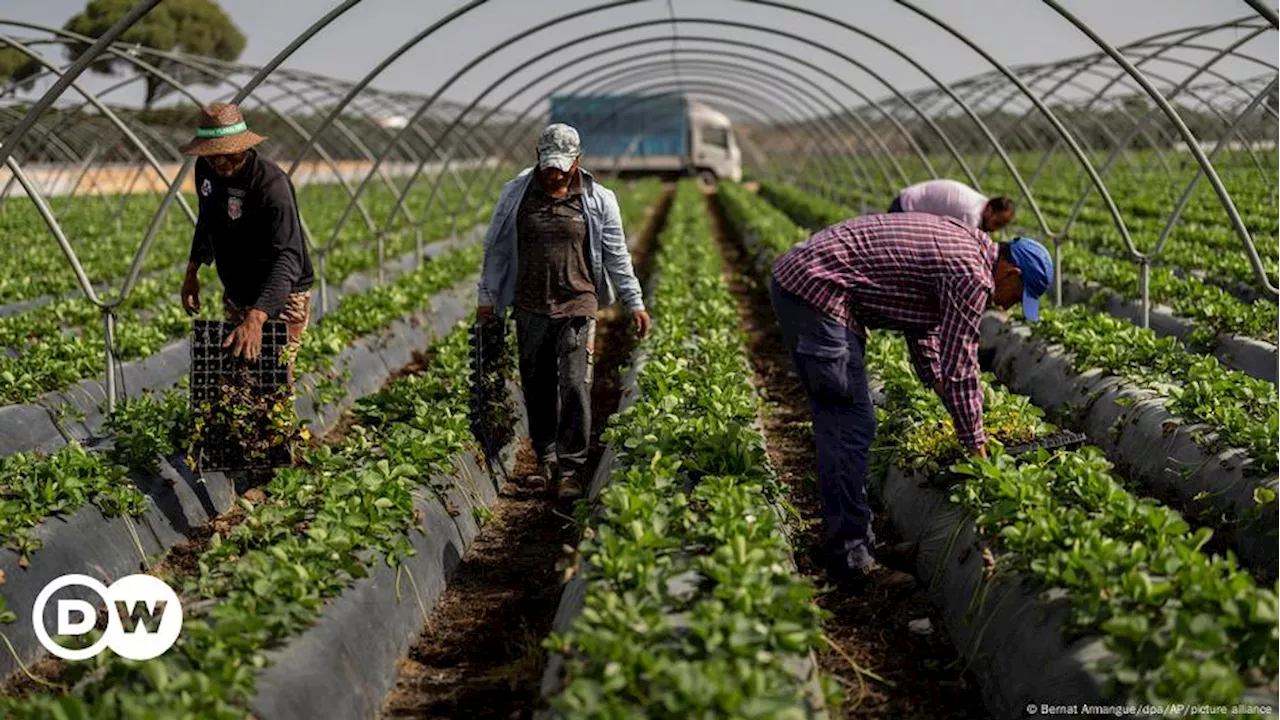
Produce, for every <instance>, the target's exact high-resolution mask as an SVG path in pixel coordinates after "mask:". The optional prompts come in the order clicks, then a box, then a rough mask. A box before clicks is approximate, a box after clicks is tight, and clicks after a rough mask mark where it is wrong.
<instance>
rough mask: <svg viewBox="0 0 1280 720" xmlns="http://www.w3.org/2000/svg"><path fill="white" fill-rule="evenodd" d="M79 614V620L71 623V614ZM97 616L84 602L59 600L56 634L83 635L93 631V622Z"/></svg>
mask: <svg viewBox="0 0 1280 720" xmlns="http://www.w3.org/2000/svg"><path fill="white" fill-rule="evenodd" d="M73 612H77V613H80V619H79V620H77V621H76V622H72V621H71V613H73ZM97 617H98V614H97V613H96V612H94V610H93V605H91V604H90V603H88V602H86V601H84V600H74V599H72V600H59V601H58V634H59V635H84V634H85V633H87V632H89V631H90V630H92V629H93V625H94V621H95V620H96V619H97Z"/></svg>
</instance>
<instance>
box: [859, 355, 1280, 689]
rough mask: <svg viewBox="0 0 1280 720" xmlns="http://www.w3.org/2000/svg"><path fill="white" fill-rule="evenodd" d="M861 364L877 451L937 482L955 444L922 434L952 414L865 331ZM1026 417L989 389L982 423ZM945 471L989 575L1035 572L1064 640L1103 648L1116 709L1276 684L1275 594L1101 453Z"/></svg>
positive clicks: (1042, 455) (997, 457)
mask: <svg viewBox="0 0 1280 720" xmlns="http://www.w3.org/2000/svg"><path fill="white" fill-rule="evenodd" d="M868 367H869V368H871V369H872V370H873V372H874V374H875V375H876V376H878V378H879V379H880V380H881V381H882V382H883V383H884V393H885V396H886V403H885V405H884V406H883V407H882V408H880V409H879V410H878V413H877V414H878V417H879V423H880V428H879V430H878V431H877V448H878V452H880V453H883V454H884V456H885V457H887V458H890V461H891V462H893V463H895V464H897V465H898V467H900V468H903V469H904V470H906V471H908V472H919V471H921V470H923V471H926V472H937V470H938V468H937V466H936V465H934V466H929V465H925V464H922V461H923V460H924V459H925V458H927V457H928V456H930V455H932V456H935V457H936V456H938V455H945V453H946V451H945V449H944V446H945V445H946V444H948V443H949V442H954V439H953V438H952V437H951V436H948V435H943V434H939V433H934V432H932V431H931V430H930V428H931V427H933V426H935V425H936V424H938V423H945V422H947V420H946V410H945V409H944V408H943V406H942V404H941V402H940V401H939V400H938V399H937V397H936V395H935V394H934V393H933V392H932V391H930V390H928V389H926V388H924V387H923V386H922V385H921V384H920V383H919V381H918V380H917V379H916V378H915V377H914V375H913V373H912V371H911V370H910V368H909V365H908V359H907V351H906V346H905V344H904V343H901V342H900V341H898V340H896V339H890V338H888V337H885V336H883V335H881V334H879V333H876V334H873V336H872V339H871V341H870V342H869V345H868ZM1026 408H1027V406H1026V404H1025V399H1021V398H1017V397H1015V396H1013V395H1012V394H1010V393H1008V392H1006V391H1004V390H1003V389H1001V388H998V387H994V386H991V385H989V386H988V392H987V393H986V396H985V402H984V413H985V414H986V415H987V416H988V417H993V416H1000V415H1007V416H1010V417H1017V416H1021V417H1022V418H1023V424H1025V425H1028V426H1034V425H1037V424H1039V420H1038V417H1036V416H1037V415H1038V413H1034V412H1033V413H1031V414H1027V413H1026ZM1000 434H1001V433H1000V432H999V431H997V433H996V437H997V439H1000ZM943 474H944V475H945V479H946V480H949V481H951V484H952V491H951V501H952V502H953V503H956V504H957V505H959V506H960V507H962V508H963V509H965V510H966V511H968V512H969V513H971V516H972V517H974V518H975V521H974V522H975V524H976V525H977V527H978V529H979V532H980V533H981V534H982V536H983V541H984V542H985V543H986V544H987V546H988V547H989V548H991V549H992V551H993V553H994V560H995V572H997V573H1010V572H1017V573H1023V574H1026V575H1029V576H1030V577H1032V578H1034V579H1035V580H1036V581H1037V582H1038V583H1039V586H1040V587H1041V589H1042V592H1045V593H1047V592H1048V591H1049V590H1050V589H1052V588H1057V589H1060V590H1066V591H1067V592H1068V593H1069V597H1070V607H1071V612H1070V614H1069V615H1068V618H1067V621H1066V624H1065V626H1064V631H1065V632H1066V633H1067V635H1066V637H1065V638H1064V640H1066V641H1071V640H1074V639H1076V638H1079V637H1086V636H1100V637H1102V638H1103V640H1104V642H1105V644H1106V647H1107V649H1108V650H1109V651H1110V655H1109V656H1108V657H1105V658H1103V659H1102V660H1101V661H1100V663H1099V664H1098V665H1097V667H1096V668H1095V669H1096V670H1097V671H1099V672H1101V673H1103V675H1104V676H1105V677H1106V678H1107V680H1108V693H1109V695H1110V696H1111V697H1112V699H1114V700H1116V701H1118V702H1131V703H1152V704H1162V703H1170V702H1200V703H1204V702H1209V703H1221V704H1225V705H1231V704H1233V703H1235V702H1237V701H1239V700H1240V699H1241V698H1242V696H1243V695H1244V693H1245V692H1246V691H1247V690H1248V689H1249V688H1251V687H1256V686H1258V685H1261V684H1265V683H1267V682H1274V681H1275V678H1276V675H1277V671H1278V669H1280V668H1278V658H1277V650H1276V648H1277V641H1280V632H1278V630H1277V620H1280V617H1278V616H1277V600H1276V593H1275V591H1274V590H1273V589H1268V588H1261V587H1258V586H1257V585H1256V584H1255V583H1254V581H1253V579H1252V578H1251V577H1250V576H1249V575H1248V574H1247V573H1244V572H1242V571H1241V570H1240V569H1239V568H1238V567H1236V564H1235V561H1234V560H1233V559H1226V558H1223V557H1220V556H1216V555H1209V554H1207V553H1205V552H1204V551H1203V548H1204V546H1205V543H1206V542H1207V541H1208V540H1209V538H1210V537H1211V535H1212V531H1211V530H1209V529H1207V528H1199V529H1194V532H1193V528H1192V527H1191V526H1190V525H1189V524H1188V523H1187V522H1186V521H1184V520H1183V519H1182V518H1181V517H1180V516H1179V515H1178V513H1177V512H1176V511H1174V510H1171V509H1169V508H1167V507H1164V506H1163V505H1160V504H1159V503H1157V502H1154V501H1151V500H1144V499H1139V498H1136V497H1134V496H1132V495H1130V494H1129V493H1128V492H1127V491H1126V490H1125V489H1124V487H1123V485H1122V484H1121V483H1120V482H1119V480H1117V478H1116V477H1115V476H1114V475H1113V469H1112V466H1111V464H1110V463H1109V462H1107V460H1106V459H1105V457H1103V455H1102V453H1101V452H1100V451H1098V450H1097V449H1096V448H1091V447H1086V448H1084V449H1082V450H1079V451H1064V450H1059V451H1056V452H1054V453H1049V452H1047V451H1044V450H1039V451H1035V452H1033V453H1028V454H1027V455H1023V456H1019V457H1018V458H1017V459H1014V458H1011V457H1009V456H1007V455H1005V454H1003V453H1002V452H1000V451H999V450H998V449H996V450H995V451H994V452H993V454H992V457H991V458H990V459H965V460H961V461H959V462H957V463H955V464H952V465H951V466H950V467H949V468H946V469H945V472H944V473H943Z"/></svg>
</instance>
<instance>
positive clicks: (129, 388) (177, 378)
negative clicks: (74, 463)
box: [0, 226, 484, 457]
mask: <svg viewBox="0 0 1280 720" xmlns="http://www.w3.org/2000/svg"><path fill="white" fill-rule="evenodd" d="M483 236H484V226H480V227H477V228H473V229H471V230H469V231H467V232H466V233H463V234H462V235H460V236H458V237H453V238H447V239H445V240H440V241H438V242H434V243H431V244H429V245H427V246H425V247H424V248H423V257H424V258H425V259H426V260H435V259H438V258H441V257H443V256H445V255H448V254H449V253H451V252H453V251H455V250H458V249H462V248H465V247H468V246H470V245H474V244H478V243H479V241H480V239H481V238H483ZM417 256H418V253H417V252H416V251H414V252H410V253H406V254H405V255H403V256H400V257H397V258H395V259H393V260H391V261H389V262H388V263H387V264H386V265H384V266H383V277H384V279H386V280H388V281H394V279H395V278H398V277H400V276H401V275H403V274H404V273H405V272H408V271H410V270H412V268H413V267H414V266H415V265H417V263H418V257H417ZM375 278H376V273H375V274H366V273H355V274H352V275H349V276H348V277H347V279H346V280H345V281H344V282H343V283H342V285H341V286H339V287H331V288H329V302H330V307H331V308H336V307H338V306H340V303H341V300H342V298H344V297H348V296H352V295H356V294H360V293H363V292H365V291H367V290H368V289H370V288H371V287H374V286H375V282H374V281H375ZM311 303H312V325H315V324H316V323H317V322H318V321H319V319H320V318H321V317H322V316H323V313H321V312H320V311H319V308H320V298H319V290H318V289H313V290H312V292H311ZM184 322H185V321H184ZM190 355H191V345H190V338H189V337H184V338H182V339H181V340H177V341H175V342H172V343H169V344H168V345H165V346H164V347H163V348H162V349H161V350H160V351H159V352H157V353H155V354H154V355H150V356H148V357H145V358H141V359H139V360H133V361H130V362H125V363H122V364H121V365H120V370H119V375H118V376H117V386H116V387H117V392H119V393H120V395H119V397H120V398H121V399H122V400H128V399H133V398H137V397H141V396H143V395H145V394H147V393H149V392H152V391H155V390H163V389H165V388H170V387H174V386H175V385H178V384H179V383H181V382H182V380H183V379H184V378H185V377H186V375H187V373H188V371H189V370H190V365H191V364H190ZM105 382H106V379H105V377H104V376H101V375H100V376H98V377H96V378H86V379H83V380H80V381H79V382H76V383H74V384H72V385H71V386H69V387H67V388H65V389H64V390H61V391H51V392H47V393H44V394H43V395H41V396H39V398H37V399H36V400H35V401H34V402H32V403H27V404H16V405H8V406H4V407H0V457H4V456H7V455H10V454H12V453H15V452H23V451H31V450H34V451H42V452H49V451H52V450H55V449H57V448H59V447H62V446H64V445H65V444H66V443H67V442H68V441H69V440H72V439H75V440H78V441H80V442H82V443H88V444H92V443H94V442H95V441H96V440H97V439H99V438H100V437H101V433H102V426H103V423H104V422H105V421H106V417H105V411H104V408H105V406H106V390H105Z"/></svg>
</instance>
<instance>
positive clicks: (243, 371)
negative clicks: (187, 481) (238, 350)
mask: <svg viewBox="0 0 1280 720" xmlns="http://www.w3.org/2000/svg"><path fill="white" fill-rule="evenodd" d="M234 329H235V324H234V323H228V322H224V321H222V320H196V321H195V323H194V328H193V332H192V338H191V390H190V394H191V412H192V416H193V417H196V416H198V415H199V414H201V413H202V412H203V409H204V408H207V407H209V405H210V404H213V403H217V402H219V401H222V400H223V398H224V396H225V395H226V393H227V389H228V387H229V386H230V387H234V388H244V389H247V390H248V392H249V393H251V394H252V396H253V397H254V398H255V399H260V398H268V397H271V396H273V395H275V396H278V397H280V398H281V399H282V400H287V399H288V397H289V392H290V390H289V371H288V367H287V366H286V365H285V364H284V363H282V362H281V355H282V354H283V353H284V352H285V347H286V345H287V344H288V342H289V332H288V325H286V324H285V323H284V322H282V321H280V320H268V321H267V322H265V323H263V325H262V352H261V355H260V356H259V357H258V359H257V360H255V361H253V362H249V361H246V360H244V359H242V358H237V357H234V356H233V355H232V354H231V350H230V348H224V347H223V346H222V344H223V343H224V342H225V341H226V338H227V335H228V334H230V333H231V331H232V330H234ZM286 406H287V407H292V402H286ZM202 435H203V442H201V443H200V446H199V447H198V448H197V450H198V453H197V454H196V457H195V461H196V465H197V466H198V469H199V470H202V471H206V470H219V471H227V470H260V469H266V468H272V467H280V466H282V465H289V464H291V463H292V462H293V453H292V448H291V447H290V446H289V445H288V444H287V443H286V444H281V445H277V446H275V447H272V448H270V449H269V450H268V451H267V452H266V453H265V455H263V454H257V453H255V454H254V455H255V457H253V458H246V457H245V453H244V450H243V449H242V447H241V446H240V444H239V443H237V442H235V441H234V440H231V439H229V438H227V437H226V435H227V432H226V429H225V425H223V424H222V423H219V422H217V421H216V420H214V419H213V418H206V423H205V432H203V433H202Z"/></svg>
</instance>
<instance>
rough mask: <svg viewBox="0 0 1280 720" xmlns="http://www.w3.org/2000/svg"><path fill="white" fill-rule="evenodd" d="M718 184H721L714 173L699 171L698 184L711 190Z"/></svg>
mask: <svg viewBox="0 0 1280 720" xmlns="http://www.w3.org/2000/svg"><path fill="white" fill-rule="evenodd" d="M717 182H719V178H717V177H716V174H715V173H714V172H712V171H710V170H699V171H698V184H699V185H701V186H702V187H704V188H707V189H710V188H713V187H715V186H716V183H717Z"/></svg>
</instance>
